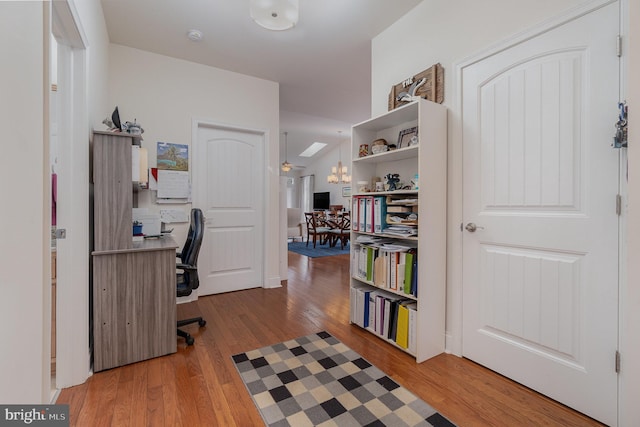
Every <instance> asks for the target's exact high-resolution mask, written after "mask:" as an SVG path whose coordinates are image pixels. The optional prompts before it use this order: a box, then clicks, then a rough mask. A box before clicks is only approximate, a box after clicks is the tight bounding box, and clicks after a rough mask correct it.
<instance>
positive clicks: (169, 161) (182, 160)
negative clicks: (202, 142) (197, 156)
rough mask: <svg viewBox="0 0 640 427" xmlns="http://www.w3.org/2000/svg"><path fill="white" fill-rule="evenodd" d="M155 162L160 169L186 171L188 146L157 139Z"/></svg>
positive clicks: (187, 166)
mask: <svg viewBox="0 0 640 427" xmlns="http://www.w3.org/2000/svg"><path fill="white" fill-rule="evenodd" d="M157 163H158V169H161V170H174V171H188V170H189V146H188V145H186V144H172V143H170V142H160V141H158V155H157Z"/></svg>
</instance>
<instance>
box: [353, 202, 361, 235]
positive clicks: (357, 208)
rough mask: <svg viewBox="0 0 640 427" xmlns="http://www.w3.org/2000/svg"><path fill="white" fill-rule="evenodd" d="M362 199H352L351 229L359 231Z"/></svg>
mask: <svg viewBox="0 0 640 427" xmlns="http://www.w3.org/2000/svg"><path fill="white" fill-rule="evenodd" d="M359 212H360V198H359V197H357V196H355V197H352V198H351V229H352V230H353V231H358V230H359V229H360V227H359V224H360V214H359Z"/></svg>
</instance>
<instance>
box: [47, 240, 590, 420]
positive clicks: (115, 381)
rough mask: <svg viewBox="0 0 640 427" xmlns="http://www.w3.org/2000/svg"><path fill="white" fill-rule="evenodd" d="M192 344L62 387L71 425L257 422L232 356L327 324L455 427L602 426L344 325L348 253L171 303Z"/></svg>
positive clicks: (465, 364) (298, 261) (460, 363)
mask: <svg viewBox="0 0 640 427" xmlns="http://www.w3.org/2000/svg"><path fill="white" fill-rule="evenodd" d="M197 315H202V316H203V317H204V318H205V319H206V320H207V326H206V327H204V328H202V329H200V330H198V327H197V325H192V326H190V327H187V330H189V331H190V332H191V333H192V334H193V336H194V337H195V340H196V342H195V345H194V346H193V347H186V346H185V344H184V341H183V340H181V339H180V340H178V352H177V353H175V354H172V355H169V356H164V357H159V358H156V359H152V360H148V361H145V362H140V363H135V364H132V365H128V366H124V367H121V368H116V369H111V370H108V371H104V372H100V373H98V374H95V375H93V376H92V377H91V378H89V380H88V381H87V382H86V383H85V384H82V385H79V386H76V387H72V388H68V389H65V390H63V391H62V392H61V394H60V397H59V398H58V401H57V403H66V404H69V405H70V406H69V412H70V418H71V425H77V426H109V425H111V426H138V425H139V426H163V425H164V426H181V425H182V426H189V427H192V426H225V427H226V426H239V427H248V426H260V425H263V422H262V419H261V418H260V415H259V413H258V411H257V410H256V408H255V406H254V404H253V401H252V400H251V398H250V397H249V394H248V393H247V391H246V389H245V386H244V384H243V383H242V381H241V380H240V377H239V376H238V374H237V372H236V370H235V367H234V366H233V363H232V361H231V356H232V355H233V354H236V353H240V352H244V351H247V350H251V349H254V348H259V347H263V346H266V345H271V344H275V343H277V342H281V341H284V340H287V339H290V338H295V337H299V336H303V335H308V334H311V333H314V332H318V331H322V330H326V331H328V332H329V333H331V334H332V335H334V336H335V337H337V338H338V339H339V340H341V341H342V342H343V343H345V344H346V345H347V346H349V347H350V348H352V349H353V350H355V351H356V352H358V353H359V354H360V355H362V356H363V357H364V358H366V359H367V360H369V361H370V362H371V363H373V364H374V365H376V366H377V367H378V368H380V369H381V370H383V371H384V372H385V373H387V374H388V375H390V376H391V377H392V378H394V379H395V380H396V381H397V382H398V383H400V384H401V385H403V386H405V387H406V388H408V389H409V390H411V391H412V392H413V393H414V394H416V395H418V396H419V397H420V398H422V399H423V400H425V401H426V402H427V403H429V404H430V405H431V406H433V407H434V408H436V409H437V410H438V411H440V412H441V413H442V414H443V415H445V416H446V417H448V418H449V419H450V420H451V421H452V422H454V423H456V424H457V425H458V426H460V427H465V426H510V427H512V426H541V425H544V426H563V427H564V426H596V425H600V424H599V423H597V422H595V421H593V420H592V419H589V418H587V417H585V416H583V415H581V414H579V413H576V412H574V411H572V410H570V409H568V408H566V407H564V406H562V405H560V404H558V403H556V402H554V401H552V400H550V399H547V398H545V397H543V396H541V395H539V394H537V393H535V392H532V391H531V390H529V389H527V388H525V387H522V386H520V385H518V384H516V383H514V382H512V381H510V380H508V379H506V378H504V377H502V376H500V375H497V374H495V373H493V372H491V371H489V370H488V369H485V368H483V367H481V366H479V365H477V364H475V363H473V362H471V361H469V360H466V359H462V358H458V357H456V356H452V355H447V354H442V355H440V356H437V357H435V358H433V359H430V360H428V361H426V362H424V363H421V364H416V363H415V360H414V359H412V358H411V357H410V356H408V355H407V354H405V353H403V352H401V351H400V350H398V349H396V348H393V347H392V346H390V345H386V344H384V343H383V342H382V341H381V340H380V339H378V338H376V337H375V336H373V335H372V334H370V333H368V332H365V331H363V330H362V329H360V328H358V327H357V326H352V325H350V324H349V257H348V255H341V256H334V257H325V258H315V259H312V258H307V257H304V256H300V255H297V254H294V253H291V252H289V277H288V284H287V285H285V286H283V287H282V288H279V289H269V290H265V289H252V290H248V291H240V292H232V293H227V294H221V295H214V296H206V297H201V298H200V299H199V300H198V301H197V302H195V303H191V304H182V305H180V306H178V318H179V319H181V318H186V317H191V316H197Z"/></svg>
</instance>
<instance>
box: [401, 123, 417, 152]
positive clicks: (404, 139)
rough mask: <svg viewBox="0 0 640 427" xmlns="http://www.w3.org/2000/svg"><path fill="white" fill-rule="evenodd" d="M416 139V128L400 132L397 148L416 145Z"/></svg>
mask: <svg viewBox="0 0 640 427" xmlns="http://www.w3.org/2000/svg"><path fill="white" fill-rule="evenodd" d="M414 138H415V139H414ZM417 138H418V127H417V126H414V127H412V128H409V129H404V130H401V131H400V134H399V135H398V148H406V147H409V146H411V145H416V144H417V141H418V139H417Z"/></svg>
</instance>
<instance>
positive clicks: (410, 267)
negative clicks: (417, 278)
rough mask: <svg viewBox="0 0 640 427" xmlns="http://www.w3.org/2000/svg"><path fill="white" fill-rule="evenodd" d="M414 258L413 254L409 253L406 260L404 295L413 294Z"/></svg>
mask: <svg viewBox="0 0 640 427" xmlns="http://www.w3.org/2000/svg"><path fill="white" fill-rule="evenodd" d="M413 257H414V255H413V254H412V253H411V252H408V253H407V255H406V258H405V264H404V289H403V290H404V293H405V294H411V272H412V270H413Z"/></svg>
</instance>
